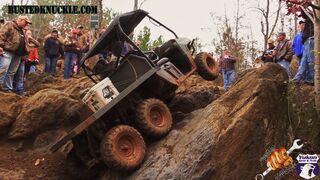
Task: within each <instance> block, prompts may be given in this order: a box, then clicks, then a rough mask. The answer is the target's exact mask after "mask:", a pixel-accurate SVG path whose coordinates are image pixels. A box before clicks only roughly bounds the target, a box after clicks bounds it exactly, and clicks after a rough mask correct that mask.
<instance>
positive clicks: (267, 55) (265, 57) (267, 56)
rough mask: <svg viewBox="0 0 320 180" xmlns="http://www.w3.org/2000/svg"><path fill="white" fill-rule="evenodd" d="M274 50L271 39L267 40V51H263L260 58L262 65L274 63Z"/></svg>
mask: <svg viewBox="0 0 320 180" xmlns="http://www.w3.org/2000/svg"><path fill="white" fill-rule="evenodd" d="M274 48H275V46H274V41H273V40H272V39H268V49H267V50H265V51H264V52H263V54H262V56H261V60H262V61H263V62H264V63H268V62H274V58H273V55H272V54H273V50H274Z"/></svg>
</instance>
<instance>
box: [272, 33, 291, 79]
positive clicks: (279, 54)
mask: <svg viewBox="0 0 320 180" xmlns="http://www.w3.org/2000/svg"><path fill="white" fill-rule="evenodd" d="M277 41H278V45H277V47H276V48H275V50H274V51H273V55H274V58H275V61H276V62H277V63H278V64H279V65H280V66H282V67H283V68H285V69H286V71H287V73H288V76H289V79H291V78H292V75H291V70H290V62H291V59H292V55H293V52H292V49H291V48H292V45H291V44H292V43H291V42H290V41H289V40H287V39H286V33H284V32H280V33H278V37H277Z"/></svg>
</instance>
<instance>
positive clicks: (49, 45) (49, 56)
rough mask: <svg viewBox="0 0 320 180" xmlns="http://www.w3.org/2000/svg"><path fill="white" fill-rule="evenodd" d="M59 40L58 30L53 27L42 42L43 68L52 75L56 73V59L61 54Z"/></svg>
mask: <svg viewBox="0 0 320 180" xmlns="http://www.w3.org/2000/svg"><path fill="white" fill-rule="evenodd" d="M62 45H63V44H61V42H60V41H59V39H58V30H57V29H53V30H52V31H51V36H50V37H48V38H47V39H46V40H45V42H44V51H45V69H44V71H45V72H46V73H49V74H51V75H52V76H55V75H56V66H57V59H58V57H59V56H60V55H61V56H63V54H64V53H63V50H62Z"/></svg>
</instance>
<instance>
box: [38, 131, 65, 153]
mask: <svg viewBox="0 0 320 180" xmlns="http://www.w3.org/2000/svg"><path fill="white" fill-rule="evenodd" d="M66 133H67V132H66V131H64V130H62V129H58V130H49V131H45V132H43V133H40V134H39V135H37V137H36V139H35V141H34V143H33V147H34V148H36V149H40V150H44V151H46V150H48V148H49V147H51V145H52V144H54V143H55V142H56V141H58V140H59V139H60V138H61V137H62V136H64V135H65V134H66Z"/></svg>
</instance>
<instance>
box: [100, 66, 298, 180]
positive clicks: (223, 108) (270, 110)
mask: <svg viewBox="0 0 320 180" xmlns="http://www.w3.org/2000/svg"><path fill="white" fill-rule="evenodd" d="M286 80H287V74H286V72H285V70H284V69H282V68H281V67H280V66H279V65H277V64H269V65H266V66H264V67H262V68H259V69H252V70H250V71H248V72H246V73H244V74H243V75H242V76H240V78H239V79H237V81H236V82H235V85H234V86H233V87H232V88H231V89H230V90H229V91H227V92H226V93H225V94H224V95H222V96H221V97H220V98H219V99H217V100H216V101H214V102H213V103H211V104H209V105H208V106H207V107H205V108H203V109H199V110H197V111H194V112H193V113H192V114H191V115H189V116H188V117H187V119H185V120H184V121H181V122H179V123H178V124H176V125H175V126H179V128H174V129H173V130H172V131H171V132H170V133H169V134H168V136H167V137H165V138H164V139H162V140H161V141H158V142H155V143H153V144H151V145H150V146H149V148H148V153H147V157H146V159H145V161H144V163H143V164H142V166H141V168H140V169H138V170H137V171H135V172H133V173H131V174H127V175H124V174H116V175H115V174H113V176H112V177H113V179H123V178H126V179H254V177H255V175H256V174H257V173H261V172H263V171H264V170H265V169H266V165H260V164H261V163H260V161H259V160H260V158H261V157H262V156H263V155H264V153H265V151H266V150H267V149H268V148H269V147H270V146H272V145H274V146H275V147H282V146H284V147H288V146H291V143H292V139H291V137H292V134H291V133H292V132H291V131H290V123H289V120H288V117H287V114H288V113H287V99H286V90H287V85H286V84H285V83H284V81H286ZM266 102H267V103H266ZM113 173H114V172H113ZM104 177H111V176H110V172H106V173H105V176H104ZM102 179H106V178H102Z"/></svg>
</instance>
